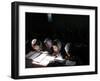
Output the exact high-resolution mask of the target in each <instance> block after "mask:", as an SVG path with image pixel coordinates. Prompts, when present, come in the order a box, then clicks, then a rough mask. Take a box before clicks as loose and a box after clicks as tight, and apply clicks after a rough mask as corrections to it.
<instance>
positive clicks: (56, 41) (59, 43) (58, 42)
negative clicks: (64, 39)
mask: <svg viewBox="0 0 100 81" xmlns="http://www.w3.org/2000/svg"><path fill="white" fill-rule="evenodd" d="M53 45H56V46H57V47H58V48H59V49H60V50H61V46H62V44H61V42H60V41H59V40H58V39H55V40H54V41H53Z"/></svg>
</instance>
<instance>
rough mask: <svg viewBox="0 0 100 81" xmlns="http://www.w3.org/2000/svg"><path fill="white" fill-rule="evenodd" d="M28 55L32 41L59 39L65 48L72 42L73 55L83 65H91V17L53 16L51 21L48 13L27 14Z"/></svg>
mask: <svg viewBox="0 0 100 81" xmlns="http://www.w3.org/2000/svg"><path fill="white" fill-rule="evenodd" d="M25 18H26V20H25V22H26V33H25V34H26V38H25V40H26V54H27V53H28V52H29V51H30V50H31V40H32V39H33V38H37V39H39V40H40V41H44V39H45V38H51V39H52V40H53V39H55V38H57V39H59V40H60V41H61V42H62V44H63V46H64V45H65V44H66V43H68V42H70V43H71V48H72V51H71V52H72V54H73V55H75V56H78V57H79V58H80V59H81V61H82V64H81V65H89V16H88V15H69V14H65V15H64V14H52V19H51V21H49V20H48V14H47V13H29V12H27V13H25Z"/></svg>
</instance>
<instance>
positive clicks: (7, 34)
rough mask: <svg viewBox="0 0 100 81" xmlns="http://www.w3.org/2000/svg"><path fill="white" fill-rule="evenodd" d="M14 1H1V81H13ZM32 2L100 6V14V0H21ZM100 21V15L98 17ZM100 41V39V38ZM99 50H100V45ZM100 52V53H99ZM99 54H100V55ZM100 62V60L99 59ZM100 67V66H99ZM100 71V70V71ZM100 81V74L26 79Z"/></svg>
mask: <svg viewBox="0 0 100 81" xmlns="http://www.w3.org/2000/svg"><path fill="white" fill-rule="evenodd" d="M13 1H14V0H1V1H0V81H13V79H11V78H10V68H11V66H10V65H11V63H10V62H11V2H13ZM21 1H30V2H44V3H58V4H71V5H87V6H98V14H100V0H21ZM98 21H100V15H98ZM99 26H100V23H98V31H100V28H99ZM99 34H100V32H99ZM98 41H100V37H99V38H98ZM98 48H100V46H99V43H98ZM99 52H100V51H99ZM98 54H99V53H98ZM98 57H100V55H98ZM98 61H100V59H98ZM98 66H99V67H100V64H99V65H98ZM99 67H98V68H99ZM99 71H100V70H99ZM32 80H37V81H42V80H44V81H47V80H48V81H51V80H52V81H56V80H59V81H60V80H61V81H62V80H63V81H80V80H81V81H86V80H87V81H88V80H90V81H94V80H95V81H99V80H100V74H98V75H82V76H65V77H59V78H58V77H53V78H39V79H26V81H32Z"/></svg>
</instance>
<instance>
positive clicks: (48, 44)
mask: <svg viewBox="0 0 100 81" xmlns="http://www.w3.org/2000/svg"><path fill="white" fill-rule="evenodd" d="M31 46H32V49H33V50H32V51H31V52H29V53H28V54H27V55H26V58H28V59H34V58H36V57H38V56H39V55H40V54H43V53H44V52H46V53H47V54H48V55H50V56H53V57H55V58H56V59H62V60H66V59H68V58H69V57H70V54H69V47H70V43H67V44H66V45H65V46H64V48H63V49H64V50H65V53H64V54H65V55H64V56H65V57H64V58H63V57H62V53H61V48H62V43H61V42H60V41H59V40H58V39H55V40H51V39H49V38H46V39H45V40H44V41H43V43H42V42H41V41H39V40H37V39H33V40H32V42H31Z"/></svg>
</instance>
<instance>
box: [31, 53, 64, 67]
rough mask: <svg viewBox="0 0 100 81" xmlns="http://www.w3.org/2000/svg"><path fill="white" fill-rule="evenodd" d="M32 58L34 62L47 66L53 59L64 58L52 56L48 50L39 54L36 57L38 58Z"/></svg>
mask: <svg viewBox="0 0 100 81" xmlns="http://www.w3.org/2000/svg"><path fill="white" fill-rule="evenodd" d="M32 60H33V62H32V63H33V64H37V65H42V66H47V65H48V64H49V63H50V62H52V61H55V60H63V59H61V58H56V57H54V56H50V55H48V54H47V53H46V52H43V53H42V54H41V55H39V56H38V57H36V58H34V59H32Z"/></svg>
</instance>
